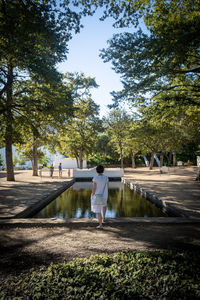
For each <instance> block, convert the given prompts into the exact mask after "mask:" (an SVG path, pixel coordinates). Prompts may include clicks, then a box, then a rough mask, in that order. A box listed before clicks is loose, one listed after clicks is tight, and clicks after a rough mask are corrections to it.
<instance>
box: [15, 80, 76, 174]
mask: <svg viewBox="0 0 200 300" xmlns="http://www.w3.org/2000/svg"><path fill="white" fill-rule="evenodd" d="M20 88H21V89H23V85H22V86H20ZM16 104H17V106H16V109H15V111H16V113H17V114H18V115H17V117H16V120H17V124H18V127H19V130H18V131H20V136H21V140H20V141H19V142H18V149H19V150H20V151H23V150H24V151H25V152H26V153H27V152H28V153H29V154H30V153H32V159H31V161H32V162H33V176H38V153H40V152H39V150H38V148H39V147H40V146H42V145H43V146H44V145H45V144H49V142H50V141H49V140H50V139H51V137H52V135H53V134H54V132H55V131H58V130H59V129H60V127H62V126H63V122H66V120H67V119H68V118H69V117H70V116H71V115H72V97H71V91H70V90H69V88H68V87H67V86H66V84H65V83H63V82H61V83H54V84H52V85H50V84H46V83H45V82H42V81H41V82H40V83H38V82H35V81H30V80H29V81H28V82H26V92H24V93H23V95H22V94H21V93H20V97H19V99H18V101H16Z"/></svg>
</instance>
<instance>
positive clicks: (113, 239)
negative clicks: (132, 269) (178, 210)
mask: <svg viewBox="0 0 200 300" xmlns="http://www.w3.org/2000/svg"><path fill="white" fill-rule="evenodd" d="M0 233H1V236H0V253H1V255H0V270H2V274H1V276H6V275H8V274H10V273H13V272H14V273H16V274H17V273H21V272H26V271H28V270H29V269H31V268H33V267H34V268H36V269H37V268H40V267H41V266H48V265H49V264H50V263H51V262H54V263H58V262H63V261H69V260H71V259H73V258H76V257H89V256H90V255H95V254H99V253H107V254H112V253H115V252H117V251H120V250H137V251H140V250H145V251H149V250H156V249H158V250H169V249H177V250H179V251H180V250H189V251H199V250H200V228H198V225H197V224H160V223H159V224H152V223H145V224H144V223H143V224H141V223H134V224H130V223H129V224H128V223H123V224H119V223H116V224H113V223H112V224H106V225H105V227H104V229H103V230H97V229H96V223H93V224H87V223H83V224H80V223H78V224H64V225H63V224H60V225H58V224H56V225H52V224H51V225H50V224H42V225H40V226H36V225H35V226H34V225H33V224H32V225H31V226H30V224H15V226H14V227H13V228H12V226H9V227H8V226H4V227H3V228H2V227H1V229H0Z"/></svg>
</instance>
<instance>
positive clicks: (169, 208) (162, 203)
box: [122, 177, 200, 219]
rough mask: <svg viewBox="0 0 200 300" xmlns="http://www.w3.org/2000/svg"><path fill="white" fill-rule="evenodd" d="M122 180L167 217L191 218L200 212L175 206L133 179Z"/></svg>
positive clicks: (198, 216) (199, 215)
mask: <svg viewBox="0 0 200 300" xmlns="http://www.w3.org/2000/svg"><path fill="white" fill-rule="evenodd" d="M122 182H123V183H125V184H126V185H128V186H129V187H130V189H131V190H134V191H135V192H137V193H138V194H140V195H141V196H143V197H144V198H145V199H147V200H149V201H150V202H151V203H153V204H154V205H156V206H157V207H159V208H160V209H161V210H162V211H163V212H165V213H166V214H167V215H168V216H169V217H178V218H189V219H190V218H191V219H193V218H194V219H196V218H197V219H198V218H200V214H199V213H198V212H196V211H194V210H191V209H186V208H182V209H181V208H180V207H177V206H176V204H174V203H172V202H169V201H166V200H163V199H161V197H159V196H158V195H157V194H156V193H155V192H152V191H150V190H148V189H146V188H144V187H143V186H141V185H140V184H138V183H135V182H134V181H133V179H128V178H124V177H123V178H122Z"/></svg>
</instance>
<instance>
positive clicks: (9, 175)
mask: <svg viewBox="0 0 200 300" xmlns="http://www.w3.org/2000/svg"><path fill="white" fill-rule="evenodd" d="M9 129H10V130H12V126H11V125H10V126H8V125H7V128H6V169H7V181H15V177H14V168H13V160H12V134H11V133H10V130H9Z"/></svg>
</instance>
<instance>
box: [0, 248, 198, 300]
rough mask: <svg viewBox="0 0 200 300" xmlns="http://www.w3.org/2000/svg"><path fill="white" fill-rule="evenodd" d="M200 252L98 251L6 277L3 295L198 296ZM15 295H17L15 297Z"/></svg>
mask: <svg viewBox="0 0 200 300" xmlns="http://www.w3.org/2000/svg"><path fill="white" fill-rule="evenodd" d="M199 259H200V256H199V253H198V252H186V251H165V252H159V251H154V252H134V251H129V252H119V253H116V254H115V255H114V256H113V257H111V256H108V255H104V254H102V255H96V256H92V257H90V258H89V259H86V258H81V259H75V260H74V261H71V262H68V263H62V264H57V265H55V264H51V266H50V267H49V268H48V269H43V271H40V272H33V271H30V274H27V275H25V276H24V277H22V278H20V277H12V278H10V279H8V280H7V281H6V282H4V283H2V286H1V289H0V297H1V299H10V298H11V297H12V298H13V297H15V299H22V298H23V299H26V298H30V299H113V300H114V299H115V300H117V299H153V300H154V299H155V300H156V299H174V300H175V299H176V300H177V299H194V300H196V299H199V297H200V286H199V281H200V267H199ZM13 299H14V298H13Z"/></svg>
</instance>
